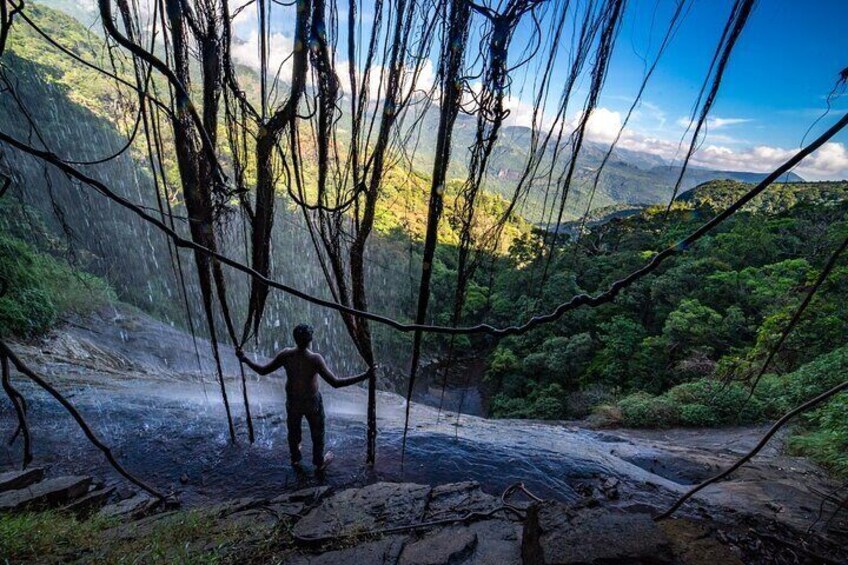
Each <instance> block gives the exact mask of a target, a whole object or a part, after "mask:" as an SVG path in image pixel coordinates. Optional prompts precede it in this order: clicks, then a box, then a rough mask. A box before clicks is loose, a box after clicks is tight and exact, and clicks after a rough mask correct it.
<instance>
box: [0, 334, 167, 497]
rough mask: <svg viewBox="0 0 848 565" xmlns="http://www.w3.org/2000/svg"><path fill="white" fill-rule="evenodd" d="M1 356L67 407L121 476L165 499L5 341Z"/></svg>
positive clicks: (87, 435)
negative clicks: (98, 435) (130, 467)
mask: <svg viewBox="0 0 848 565" xmlns="http://www.w3.org/2000/svg"><path fill="white" fill-rule="evenodd" d="M0 356H2V357H3V359H4V360H9V361H11V362H12V364H13V365H14V366H15V368H16V369H17V370H18V371H19V372H20V373H21V374H23V375H24V376H26V377H28V378H29V379H30V380H31V381H32V382H34V383H35V384H37V385H38V386H40V387H41V388H42V389H44V390H45V391H46V392H47V393H48V394H49V395H50V396H52V397H53V398H55V399H56V400H57V401H58V402H59V404H61V405H62V407H63V408H65V410H67V411H68V413H69V414H70V415H71V417H72V418H73V419H74V421H76V423H77V425H79V427H80V429H81V430H82V431H83V433H84V434H85V437H87V438H88V441H90V442H91V443H92V444H94V446H95V447H96V448H97V449H99V450H100V451H101V452H102V453H103V455H104V456H105V457H106V460H107V461H108V462H109V464H110V465H112V467H113V468H114V469H115V470H116V471H117V472H118V473H120V474H121V476H123V477H124V478H125V479H127V480H128V481H129V482H131V483H132V484H134V485H136V486H137V487H139V488H140V489H142V490H144V491H145V492H147V493H150V494H151V495H153V496H155V497H156V498H158V499H159V500H160V501H162V500H165V495H164V494H162V493H160V492H159V491H158V490H156V489H155V488H153V487H152V486H150V485H148V484H147V483H145V482H144V481H142V480H141V479H139V478H137V477H136V476H134V475H133V474H132V473H130V472H129V471H127V470H126V469H125V468H124V467H123V466H122V465H121V464H120V463H119V462H118V460H117V459H115V456H114V455H113V454H112V451H111V450H110V449H109V447H108V446H107V445H106V444H104V443H103V442H102V441H100V438H98V437H97V435H96V434H95V433H94V432H93V431H92V429H91V428H90V427H89V426H88V424H87V423H86V422H85V420H84V419H83V417H82V416H81V415H80V413H79V412H78V411H77V409H76V408H74V406H73V404H71V403H70V402H68V400H67V399H66V398H65V397H64V396H62V394H61V393H59V391H57V390H56V389H55V388H53V387H52V386H51V385H50V384H49V383H48V382H47V381H45V380H44V379H42V378H41V377H39V376H38V375H37V374H35V373H34V372H33V371H32V370H31V369H30V368H29V367H27V366H26V365H25V364H24V363H23V361H21V360H20V359H19V358H18V357H17V356H16V355H15V354H14V352H12V350H11V349H9V347H8V346H7V345H6V343H5V342H3V341H0Z"/></svg>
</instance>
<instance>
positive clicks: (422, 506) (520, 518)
mask: <svg viewBox="0 0 848 565" xmlns="http://www.w3.org/2000/svg"><path fill="white" fill-rule="evenodd" d="M43 475H44V473H43V471H42V470H41V469H32V470H30V471H28V472H17V473H5V474H3V475H0V490H2V492H0V512H6V513H8V512H20V511H23V510H25V509H29V510H33V509H43V508H46V507H54V508H60V509H61V510H62V511H63V512H65V513H68V514H72V515H75V516H77V518H78V519H80V520H88V521H90V522H98V523H99V524H102V525H101V526H100V527H99V529H98V530H97V531H96V533H95V535H94V536H93V537H91V538H89V539H88V540H87V543H86V544H77V545H75V546H73V547H63V546H62V545H60V544H57V545H56V546H54V547H53V548H52V552H50V553H48V554H30V555H26V554H22V555H15V554H14V553H13V554H12V558H15V557H21V558H24V559H25V560H26V561H33V562H56V561H78V562H93V561H107V562H112V561H120V560H124V559H128V560H138V561H141V562H153V561H162V562H168V561H186V560H188V561H197V562H213V561H214V562H225V563H251V562H256V563H269V562H274V563H292V564H303V565H307V564H308V565H318V564H321V565H332V564H340V565H342V564H343V565H352V564H358V563H369V564H393V565H394V564H403V565H438V564H448V563H450V564H481V565H482V564H492V565H512V564H515V565H519V564H522V563H532V564H546V563H559V564H578V563H679V564H717V563H722V564H732V563H799V562H800V563H823V562H835V563H839V562H844V561H842V560H844V559H845V558H848V553H846V552H845V548H844V547H842V548H840V547H839V546H837V545H835V544H829V543H826V542H824V541H823V540H822V539H821V538H818V537H816V536H804V535H802V534H800V533H798V532H793V531H791V530H789V529H786V528H780V529H775V527H774V524H771V525H769V524H767V523H765V522H760V523H755V522H748V523H745V522H738V523H736V524H723V523H718V522H713V521H707V520H693V519H691V518H676V519H670V520H666V521H662V522H659V523H657V522H655V521H654V520H653V519H652V517H651V514H649V513H648V512H646V509H645V508H638V507H630V508H627V509H613V508H605V507H604V505H603V504H602V503H601V501H599V500H597V499H592V498H586V499H584V500H582V501H580V502H579V503H577V504H564V503H561V502H556V501H539V500H535V499H534V498H533V497H532V496H533V495H532V493H527V492H525V491H522V490H521V489H512V490H511V491H509V492H506V493H504V495H503V496H501V497H496V496H492V495H489V494H486V493H485V492H483V491H482V490H481V489H480V485H478V484H477V483H474V482H463V483H451V484H446V485H439V486H435V487H431V486H428V485H418V484H412V483H387V482H379V483H374V484H371V485H368V486H365V487H360V488H349V489H331V488H329V487H312V488H307V489H301V490H296V491H292V492H286V493H282V494H279V495H277V496H273V497H269V498H242V499H238V500H232V501H228V502H226V503H222V504H217V505H213V506H210V507H206V508H203V509H202V510H199V511H198V510H195V511H193V513H192V515H191V517H190V518H189V516H187V514H186V512H185V511H181V510H177V509H175V508H174V507H173V504H172V503H169V502H164V503H163V502H158V501H156V500H154V499H152V498H150V497H149V496H147V495H143V494H139V495H135V496H131V497H129V498H126V499H124V500H121V501H118V502H112V503H108V504H107V503H106V501H107V500H108V497H109V494H110V493H108V491H107V489H104V488H103V487H102V486H100V485H97V484H95V483H94V482H93V481H92V479H91V478H90V477H58V478H52V479H45V478H44V476H43ZM189 521H190V522H192V523H193V524H200V525H201V526H200V527H198V526H197V525H195V527H193V528H189V529H186V523H187V522H189ZM167 531H171V532H172V533H173V532H182V534H180V535H177V536H172V537H171V543H162V539H163V533H164V532H167ZM130 552H135V553H134V554H131V553H130Z"/></svg>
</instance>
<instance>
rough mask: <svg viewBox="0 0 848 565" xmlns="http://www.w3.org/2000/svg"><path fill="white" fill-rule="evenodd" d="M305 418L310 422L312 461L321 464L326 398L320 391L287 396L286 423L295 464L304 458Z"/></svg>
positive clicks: (322, 458) (322, 459) (292, 458)
mask: <svg viewBox="0 0 848 565" xmlns="http://www.w3.org/2000/svg"><path fill="white" fill-rule="evenodd" d="M303 418H306V421H307V422H308V423H309V434H310V435H311V436H312V463H313V464H315V465H316V466H319V465H321V464H322V463H323V462H324V400H323V399H322V398H321V394H320V393H318V394H316V395H315V396H314V397H307V398H296V397H288V398H286V425H287V427H288V435H289V452H290V453H291V460H292V463H293V464H294V463H299V462H300V460H301V459H302V458H303V455H302V454H301V453H300V443H301V441H302V440H303V429H302V424H303Z"/></svg>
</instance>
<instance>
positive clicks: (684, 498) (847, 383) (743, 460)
mask: <svg viewBox="0 0 848 565" xmlns="http://www.w3.org/2000/svg"><path fill="white" fill-rule="evenodd" d="M843 390H848V381H845V382H844V383H842V384H840V385H837V386H835V387H833V388H832V389H830V390H828V391H827V392H823V393H822V394H820V395H818V396H817V397H815V398H813V399H812V400H808V401H807V402H805V403H804V404H802V405H800V406H798V407H797V408H795V409H794V410H790V411H789V412H787V413H786V414H784V415H783V417H782V418H781V419H780V420H778V421H777V422H775V423H774V424H773V425H772V427H771V428H769V430H768V431H767V432H766V434H765V435H764V436H763V437H762V439H760V441H759V443H757V445H755V446H754V448H753V449H751V451H749V452H748V453H746V454H745V455H743V456H742V457H740V458H739V460H738V461H736V463H734V464H733V465H731V466H730V467H728V468H727V469H725V470H724V471H722V472H721V473H719V474H718V475H716V476H714V477H712V478H710V479H707V480H706V481H704V482H702V483H701V484H699V485H697V486H695V487H694V488H692V489H689V490H688V491H687V492H686V493H685V494H684V495H683V496H681V497H680V498H678V499H677V502H675V503H674V504H672V505H671V507H670V508H669V509H668V510H666V511H665V512H663V513H662V514H660V515H659V516H657V517H656V518H654V520H656V521H660V520H665V519H666V518H668V517H669V516H671V515H672V514H674V513H675V512H676V511H677V510H678V509H679V508H680V507H681V506H683V503H685V502H686V501H687V500H689V499H690V498H692V497H693V496H694V495H695V494H697V493H698V492H700V491H701V490H703V489H705V488H707V487H708V486H710V485H711V484H713V483H717V482H718V481H720V480H722V479H724V478H726V477H728V476H729V475H730V474H731V473H733V472H734V471H736V470H737V469H738V468H739V467H741V466H742V465H744V464H745V463H747V462H748V461H750V460H751V459H753V457H754V456H755V455H756V454H757V453H759V452H760V451H761V450H762V449H763V448H764V447H765V446H766V444H767V443H768V442H769V440H770V439H771V438H772V436H774V434H776V433H777V432H778V430H780V428H782V427H783V426H784V425H785V424H786V423H787V422H788V421H789V420H791V419H792V418H794V417H795V416H797V415H798V414H801V413H802V412H806V411H807V410H810V409H812V408H815V407H816V406H818V405H819V404H821V403H822V402H824V401H825V400H828V399H830V398H832V397H833V396H835V395H837V394H839V393H840V392H842V391H843Z"/></svg>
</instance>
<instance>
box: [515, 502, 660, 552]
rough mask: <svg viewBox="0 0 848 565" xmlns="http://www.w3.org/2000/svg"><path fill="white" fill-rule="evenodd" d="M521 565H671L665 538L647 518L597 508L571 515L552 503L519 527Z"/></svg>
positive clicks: (536, 507) (532, 510)
mask: <svg viewBox="0 0 848 565" xmlns="http://www.w3.org/2000/svg"><path fill="white" fill-rule="evenodd" d="M522 553H523V558H524V561H525V562H526V563H538V564H540V565H542V564H546V565H547V564H558V565H570V564H578V563H579V564H588V563H632V564H638V563H652V564H653V563H672V562H673V561H674V557H673V555H672V551H671V544H670V542H669V540H668V538H667V537H666V535H665V534H664V533H663V532H662V530H660V528H659V527H658V526H657V525H656V524H655V523H654V521H653V519H652V518H651V516H650V515H648V514H634V513H625V512H620V511H615V510H606V509H602V508H597V507H596V508H582V509H579V510H576V509H574V508H571V507H569V506H567V505H565V504H561V503H558V502H546V503H543V504H539V505H534V506H533V507H531V508H530V510H529V511H528V516H527V523H526V524H525V526H524V535H523V541H522Z"/></svg>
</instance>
